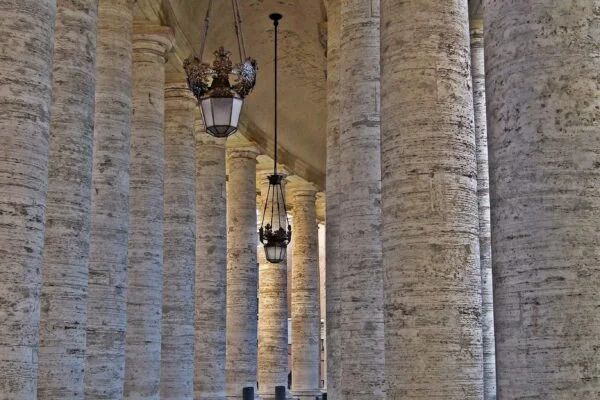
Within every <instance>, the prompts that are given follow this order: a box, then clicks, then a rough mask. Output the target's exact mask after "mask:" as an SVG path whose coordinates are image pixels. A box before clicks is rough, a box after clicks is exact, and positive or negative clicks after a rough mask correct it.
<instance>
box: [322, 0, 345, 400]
mask: <svg viewBox="0 0 600 400" xmlns="http://www.w3.org/2000/svg"><path fill="white" fill-rule="evenodd" d="M340 12H341V0H329V1H328V6H327V165H326V167H327V174H326V177H327V181H326V193H327V205H326V208H327V237H326V240H325V242H326V244H325V245H326V251H325V253H326V257H327V259H326V268H327V273H326V275H327V276H326V282H325V287H326V290H327V304H326V308H327V320H326V324H327V329H326V330H327V394H328V396H329V397H330V398H332V399H339V398H340V396H341V392H340V387H341V386H340V385H341V382H340V379H341V376H342V375H341V372H342V371H341V356H342V347H341V346H342V342H341V337H340V335H341V331H340V313H341V309H340V306H341V304H340V285H339V284H340V279H339V269H340V263H339V260H338V257H339V256H338V255H339V240H340V231H339V229H340V223H339V218H340V214H339V212H340V176H339V162H340V151H339V137H340V127H339V123H340V97H339V95H340V93H339V92H340V73H339V46H340V30H341V15H340Z"/></svg>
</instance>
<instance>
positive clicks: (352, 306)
mask: <svg viewBox="0 0 600 400" xmlns="http://www.w3.org/2000/svg"><path fill="white" fill-rule="evenodd" d="M341 19H342V22H341V24H342V28H341V38H342V39H341V47H340V68H341V71H340V74H341V75H340V82H341V89H340V90H341V93H340V98H341V118H340V128H339V129H340V134H339V135H340V138H339V146H340V147H339V148H340V167H339V169H340V172H339V179H340V189H341V190H340V191H341V193H342V194H341V196H340V197H339V201H340V202H341V205H340V207H341V208H340V218H341V221H340V228H339V229H340V230H339V235H340V244H339V252H340V254H341V255H343V259H344V261H343V262H341V263H340V270H339V272H338V279H339V280H340V283H339V284H340V285H341V288H340V296H341V297H340V298H341V307H340V310H341V323H340V328H339V329H340V331H341V335H342V343H343V346H344V347H343V352H342V355H341V365H340V366H338V368H341V370H342V377H341V398H342V399H352V400H360V399H365V400H367V399H368V400H374V399H385V389H384V365H385V363H384V360H385V358H384V352H385V350H384V346H385V343H384V335H383V265H382V259H381V257H382V256H381V252H382V248H381V155H380V141H381V131H380V110H379V92H380V90H379V88H380V83H379V80H380V72H379V62H380V61H379V1H378V0H373V1H364V0H342V10H341ZM356 60H360V62H357V61H356ZM357 99H360V100H357Z"/></svg>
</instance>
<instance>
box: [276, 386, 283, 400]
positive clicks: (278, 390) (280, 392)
mask: <svg viewBox="0 0 600 400" xmlns="http://www.w3.org/2000/svg"><path fill="white" fill-rule="evenodd" d="M275 400H285V386H277V387H276V388H275Z"/></svg>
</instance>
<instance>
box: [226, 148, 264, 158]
mask: <svg viewBox="0 0 600 400" xmlns="http://www.w3.org/2000/svg"><path fill="white" fill-rule="evenodd" d="M259 154H260V151H259V150H258V148H257V147H256V146H254V145H253V144H248V145H241V146H236V147H230V148H228V149H227V158H230V159H231V158H249V159H252V160H256V157H258V155H259Z"/></svg>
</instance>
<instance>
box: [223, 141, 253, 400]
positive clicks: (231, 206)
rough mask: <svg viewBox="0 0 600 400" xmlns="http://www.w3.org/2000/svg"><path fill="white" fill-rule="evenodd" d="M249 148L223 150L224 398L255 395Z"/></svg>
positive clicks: (251, 160) (250, 149)
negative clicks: (251, 390) (247, 391)
mask: <svg viewBox="0 0 600 400" xmlns="http://www.w3.org/2000/svg"><path fill="white" fill-rule="evenodd" d="M257 155H258V152H257V151H256V149H255V148H254V147H237V148H231V149H228V151H227V169H228V171H229V179H228V181H227V200H228V201H227V351H226V353H227V359H226V394H227V397H228V398H237V399H241V397H242V389H243V388H244V387H248V386H252V387H254V388H255V393H256V378H257V376H256V367H257V352H258V349H257V326H258V325H257V318H256V315H257V313H258V302H257V299H256V296H257V291H258V265H257V262H256V261H257V260H256V246H257V244H258V234H257V233H256V156H257Z"/></svg>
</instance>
